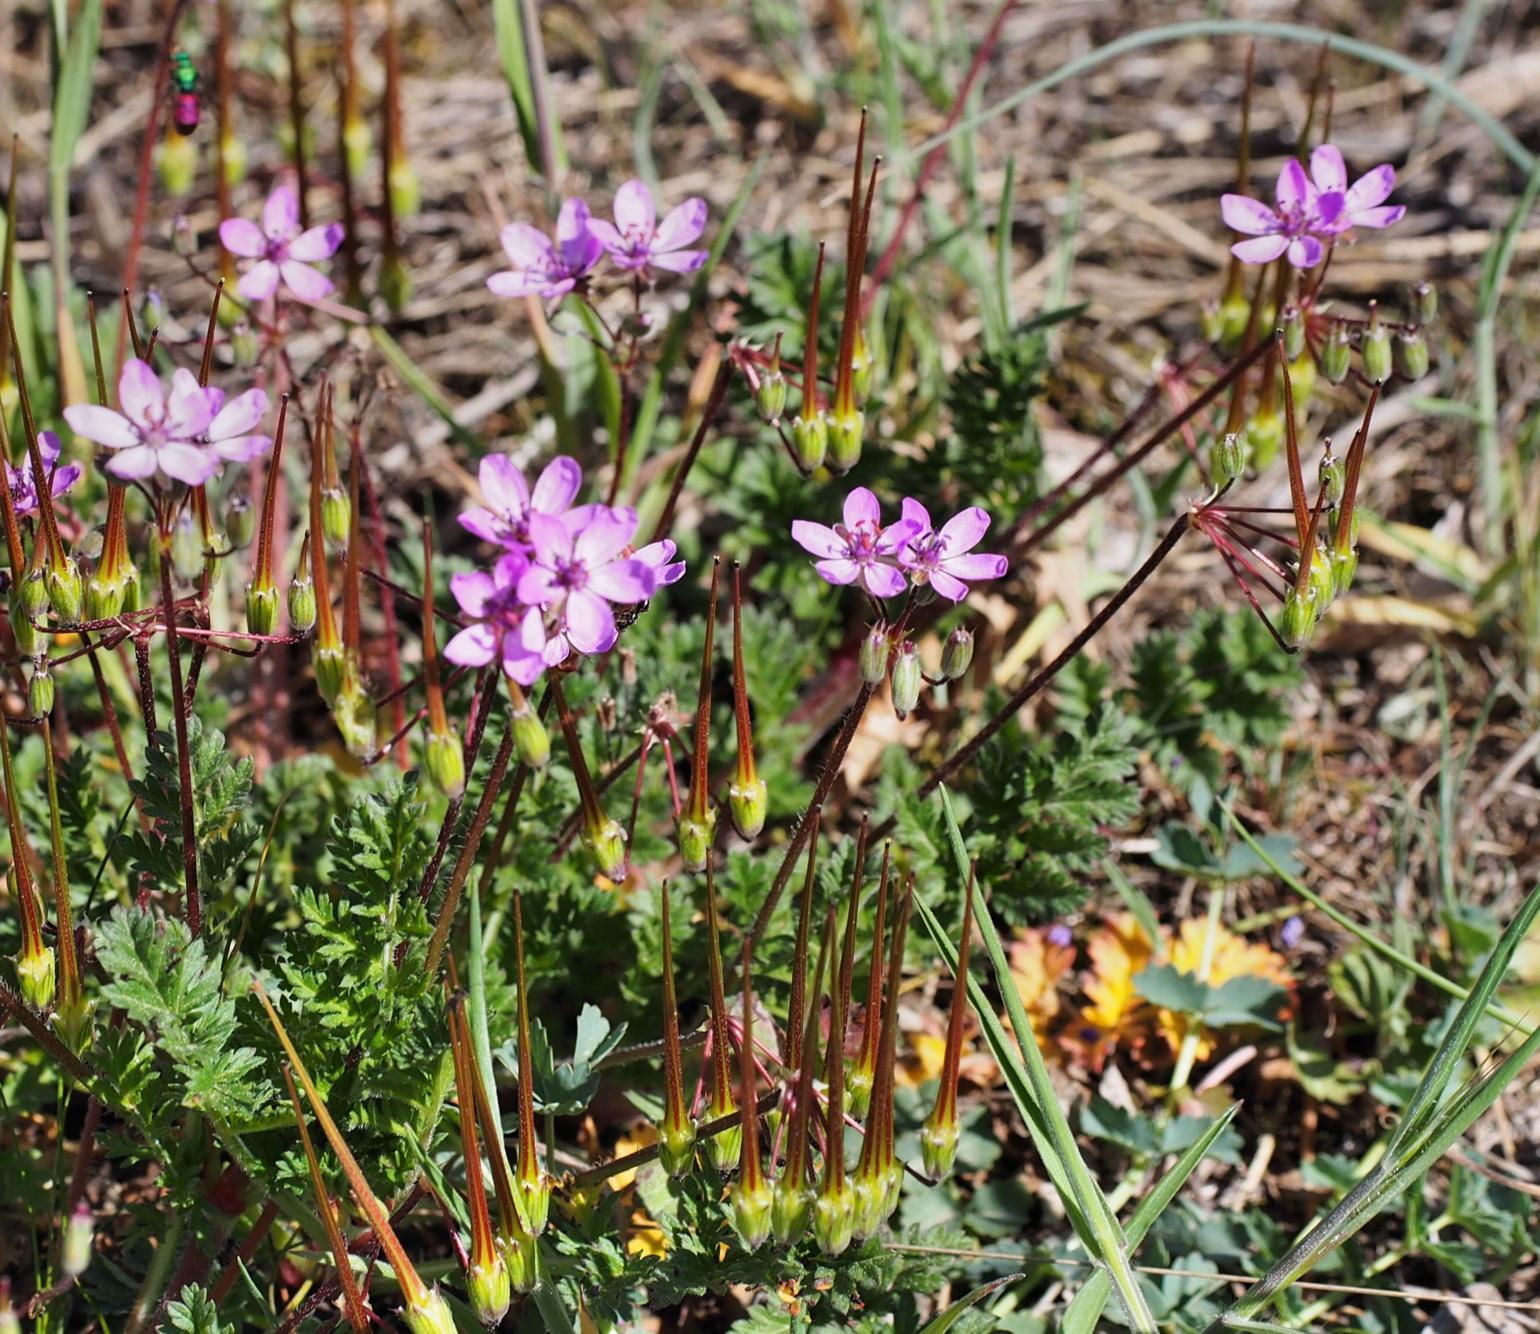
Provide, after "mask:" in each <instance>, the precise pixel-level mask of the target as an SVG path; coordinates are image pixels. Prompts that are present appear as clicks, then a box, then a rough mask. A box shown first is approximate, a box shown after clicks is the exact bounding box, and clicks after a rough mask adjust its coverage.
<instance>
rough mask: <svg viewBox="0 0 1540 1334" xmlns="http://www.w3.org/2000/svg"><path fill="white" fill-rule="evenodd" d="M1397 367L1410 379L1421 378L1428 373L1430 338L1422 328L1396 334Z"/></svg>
mask: <svg viewBox="0 0 1540 1334" xmlns="http://www.w3.org/2000/svg"><path fill="white" fill-rule="evenodd" d="M1396 367H1397V369H1398V370H1400V372H1401V374H1402V375H1403V376H1404V377H1405V378H1406V379H1408V380H1420V379H1422V377H1423V376H1424V375H1426V374H1427V373H1428V340H1427V339H1426V338H1424V337H1423V336H1422V331H1421V330H1420V329H1407V330H1405V331H1404V332H1402V333H1400V334H1397V335H1396Z"/></svg>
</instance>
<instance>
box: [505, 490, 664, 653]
mask: <svg viewBox="0 0 1540 1334" xmlns="http://www.w3.org/2000/svg"><path fill="white" fill-rule="evenodd" d="M636 522H637V520H636V511H635V510H633V509H630V508H621V509H612V508H611V507H609V506H608V505H595V506H593V507H592V509H591V510H590V511H589V512H588V514H587V515H586V521H585V522H583V523H582V524H581V525H580V526H579V525H578V524H574V523H572V522H570V516H569V520H568V521H563V520H562V519H556V518H552V517H551V516H550V515H547V514H531V515H530V516H529V537H530V541H531V542H532V543H533V545H534V555H533V556H532V557H531V561H530V566H529V569H527V570H526V571H525V572H524V574H523V575H522V576H521V577H520V579H519V598H520V599H521V600H522V601H524V602H528V603H531V604H534V605H538V606H541V607H543V608H544V609H545V610H546V612H547V614H549V615H552V616H554V617H555V618H556V621H555V625H554V628H552V630H551V635H550V639H549V640H548V641H547V643H546V646H545V660H546V662H548V663H550V664H551V665H552V666H555V665H556V664H557V663H560V662H563V661H564V660H565V659H566V657H567V654H568V652H569V651H570V649H576V650H577V651H578V652H579V653H603V652H604V651H605V650H606V649H608V648H610V647H611V646H612V645H613V644H614V643H615V639H616V637H617V634H618V632H617V630H616V628H615V614H614V612H612V611H611V610H610V603H612V602H615V603H620V604H623V605H630V604H634V603H637V602H645V601H647V599H648V598H650V597H651V596H652V594H653V591H654V590H655V589H656V588H657V586H658V575H657V571H656V570H654V569H653V568H652V567H651V566H650V565H647V564H645V563H644V562H642V561H639V560H636V559H634V558H632V557H628V556H624V555H622V554H621V553H622V552H623V551H624V550H625V548H626V544H627V543H628V542H629V541H630V540H631V536H632V534H633V533H635V532H636Z"/></svg>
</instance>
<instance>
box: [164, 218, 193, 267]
mask: <svg viewBox="0 0 1540 1334" xmlns="http://www.w3.org/2000/svg"><path fill="white" fill-rule="evenodd" d="M171 248H172V249H173V250H174V251H176V253H177V254H178V255H180V256H181V257H182V258H183V259H188V258H190V257H191V256H193V255H196V254H197V253H198V234H197V232H195V231H193V225H192V223H191V222H189V221H188V218H187V214H185V213H178V214H177V215H176V217H174V218H172V220H171Z"/></svg>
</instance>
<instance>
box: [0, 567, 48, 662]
mask: <svg viewBox="0 0 1540 1334" xmlns="http://www.w3.org/2000/svg"><path fill="white" fill-rule="evenodd" d="M30 579H31V576H30V575H27V576H23V578H22V582H21V584H20V585H19V586H17V587H15V588H12V589H11V597H10V605H9V608H8V610H9V613H10V621H11V633H12V634H13V635H14V636H15V637H16V648H17V651H18V652H19V653H20V654H21V655H22V656H23V657H26V658H32V657H36V656H37V655H38V654H39V653H41V652H42V650H43V645H42V638H43V637H42V636H41V635H40V634H39V633H38V631H37V627H36V626H35V625H33V624H32V617H31V616H29V615H28V614H27V607H26V602H27V599H26V597H25V596H24V595H23V590H24V589H25V588H26V586H27V584H28V582H30ZM38 587H39V588H41V587H42V581H41V579H40V580H39V581H38ZM43 600H44V602H47V600H48V595H47V593H46V592H45V593H44V594H43Z"/></svg>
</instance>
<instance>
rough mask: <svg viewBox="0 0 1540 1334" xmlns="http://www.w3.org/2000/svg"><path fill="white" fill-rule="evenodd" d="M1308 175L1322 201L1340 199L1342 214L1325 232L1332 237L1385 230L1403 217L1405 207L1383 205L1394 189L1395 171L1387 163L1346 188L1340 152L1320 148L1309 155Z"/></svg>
mask: <svg viewBox="0 0 1540 1334" xmlns="http://www.w3.org/2000/svg"><path fill="white" fill-rule="evenodd" d="M1310 175H1311V176H1312V177H1313V178H1314V181H1315V188H1316V189H1317V190H1318V191H1319V192H1320V194H1321V195H1322V196H1323V197H1324V196H1326V195H1328V194H1339V195H1341V196H1342V211H1341V212H1340V213H1338V214H1337V217H1336V220H1335V221H1334V222H1333V223H1332V224H1331V225H1330V226H1329V227H1327V228H1326V229H1325V230H1326V231H1328V232H1330V233H1331V234H1333V235H1336V234H1338V233H1341V232H1346V231H1351V230H1352V229H1353V228H1354V227H1370V228H1380V227H1389V226H1390V225H1391V224H1392V223H1396V222H1400V221H1401V219H1402V218H1404V217H1405V216H1406V205H1405V204H1386V203H1385V201H1386V200H1387V199H1389V198H1390V192H1391V191H1392V190H1394V189H1395V188H1396V169H1395V168H1394V167H1392V166H1391V165H1390V163H1388V162H1382V163H1380V165H1379V166H1377V167H1371V168H1370V169H1369V170H1368V171H1366V172H1365V173H1364V174H1363V175H1362V176H1360V177H1359V178H1358V179H1357V180H1356V181H1354V182H1353V184H1352V185H1349V184H1348V183H1347V164H1346V163H1345V162H1344V161H1343V160H1342V152H1341V150H1340V149H1339V148H1337V146H1336V145H1335V144H1322V145H1321V146H1320V147H1319V148H1318V149H1316V150H1315V152H1314V153H1312V154H1311V155H1310Z"/></svg>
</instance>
